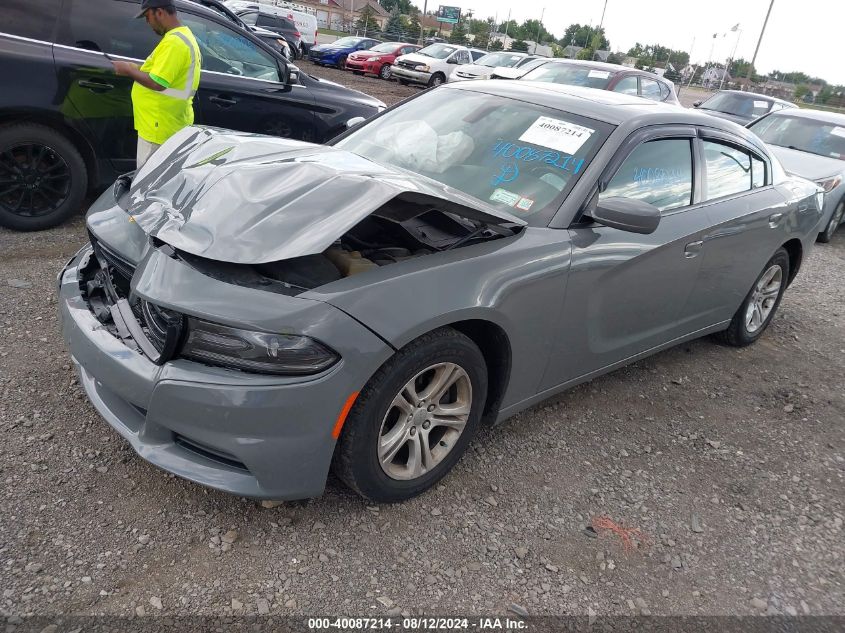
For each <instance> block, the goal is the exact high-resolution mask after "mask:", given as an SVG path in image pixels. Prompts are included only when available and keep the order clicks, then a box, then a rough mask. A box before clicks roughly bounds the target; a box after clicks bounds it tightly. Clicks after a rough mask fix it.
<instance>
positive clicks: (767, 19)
mask: <svg viewBox="0 0 845 633" xmlns="http://www.w3.org/2000/svg"><path fill="white" fill-rule="evenodd" d="M774 4H775V0H772V1H771V2H770V3H769V10H768V11H767V12H766V19H765V20H764V21H763V28H762V30H761V31H760V39H758V40H757V48H755V49H754V57H752V58H751V66H749V67H748V76H747V79H751V75H753V74H754V63H755V62H756V61H757V53H758V52H759V51H760V44H761V43H762V42H763V34H764V33H765V32H766V25H767V24H768V23H769V16H770V15H771V14H772V7H773V6H774Z"/></svg>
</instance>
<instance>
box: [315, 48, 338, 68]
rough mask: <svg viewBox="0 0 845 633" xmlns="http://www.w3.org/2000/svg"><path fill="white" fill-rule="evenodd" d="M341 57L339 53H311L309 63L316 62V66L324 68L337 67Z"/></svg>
mask: <svg viewBox="0 0 845 633" xmlns="http://www.w3.org/2000/svg"><path fill="white" fill-rule="evenodd" d="M340 57H341V55H340V54H338V53H329V54H326V53H322V54H320V53H319V52H315V51H311V52H310V53H308V61H311V62H314V63H315V64H321V65H324V66H335V65H337V61H338V59H340Z"/></svg>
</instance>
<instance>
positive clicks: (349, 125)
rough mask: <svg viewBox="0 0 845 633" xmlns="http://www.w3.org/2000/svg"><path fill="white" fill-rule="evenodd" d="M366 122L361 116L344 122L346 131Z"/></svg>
mask: <svg viewBox="0 0 845 633" xmlns="http://www.w3.org/2000/svg"><path fill="white" fill-rule="evenodd" d="M366 120H367V119H365V118H364V117H362V116H354V117H352V118H351V119H349V120H348V121H347V122H346V129H347V130H348V129H350V128H353V127H355V126H356V125H361V123H363V122H364V121H366Z"/></svg>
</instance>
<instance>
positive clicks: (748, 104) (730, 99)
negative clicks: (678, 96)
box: [699, 92, 772, 119]
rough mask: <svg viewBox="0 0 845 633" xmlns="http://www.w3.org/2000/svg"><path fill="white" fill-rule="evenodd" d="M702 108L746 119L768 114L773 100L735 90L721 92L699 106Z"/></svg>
mask: <svg viewBox="0 0 845 633" xmlns="http://www.w3.org/2000/svg"><path fill="white" fill-rule="evenodd" d="M699 108H700V109H702V110H716V111H717V112H725V113H726V114H733V115H735V116H739V117H744V118H746V119H756V118H757V117H761V116H763V115H764V114H768V112H769V110H771V109H772V102H771V101H769V100H768V99H766V98H765V97H758V96H755V95H742V94H737V93H735V92H719V93H716V94H715V95H713V96H712V97H710V98H709V99H708V100H707V101H705V102H704V103H702V104H701V105H700V106H699Z"/></svg>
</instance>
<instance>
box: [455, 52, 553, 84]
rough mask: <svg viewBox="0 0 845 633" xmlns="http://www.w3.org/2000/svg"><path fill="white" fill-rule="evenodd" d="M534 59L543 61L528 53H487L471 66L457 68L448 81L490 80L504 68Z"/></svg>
mask: <svg viewBox="0 0 845 633" xmlns="http://www.w3.org/2000/svg"><path fill="white" fill-rule="evenodd" d="M535 59H543V58H541V57H537V56H536V55H529V54H528V53H519V52H515V51H499V52H494V53H488V54H487V55H484V56H483V57H480V58H479V59H478V60H476V61H475V62H473V63H472V64H463V65H462V66H458V67H457V68H456V69H455V70H454V71H453V72H452V74H451V75H449V81H450V82H455V81H467V80H469V79H490V78H491V77H492V75H493V74H494V73H496V72H499V71H500V70H501V69H504V68H519V67H521V66H524V65H525V64H527V63H529V62H531V61H534V60H535Z"/></svg>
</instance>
